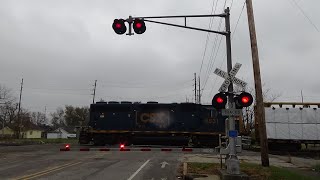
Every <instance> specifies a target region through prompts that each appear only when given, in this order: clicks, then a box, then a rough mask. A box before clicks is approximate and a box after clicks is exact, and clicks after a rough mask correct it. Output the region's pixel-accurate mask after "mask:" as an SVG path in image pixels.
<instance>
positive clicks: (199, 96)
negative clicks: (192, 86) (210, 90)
mask: <svg viewBox="0 0 320 180" xmlns="http://www.w3.org/2000/svg"><path fill="white" fill-rule="evenodd" d="M198 81H199V83H198V84H199V87H198V88H199V90H198V103H199V104H201V90H200V76H198Z"/></svg>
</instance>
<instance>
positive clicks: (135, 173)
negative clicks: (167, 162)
mask: <svg viewBox="0 0 320 180" xmlns="http://www.w3.org/2000/svg"><path fill="white" fill-rule="evenodd" d="M149 161H150V159H148V160H147V161H146V162H144V163H143V164H142V166H141V167H140V168H139V169H138V170H137V171H136V172H134V173H133V174H132V175H131V176H130V177H129V179H128V180H132V179H133V178H134V177H135V176H136V175H137V174H138V173H139V172H140V171H141V170H142V168H144V167H145V166H146V165H147V164H148V162H149Z"/></svg>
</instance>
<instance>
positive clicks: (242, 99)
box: [241, 96, 250, 104]
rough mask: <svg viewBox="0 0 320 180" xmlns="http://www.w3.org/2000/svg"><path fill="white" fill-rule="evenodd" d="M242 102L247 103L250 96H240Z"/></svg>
mask: <svg viewBox="0 0 320 180" xmlns="http://www.w3.org/2000/svg"><path fill="white" fill-rule="evenodd" d="M241 101H242V103H244V104H247V103H248V102H249V101H250V98H249V97H248V96H244V97H242V98H241Z"/></svg>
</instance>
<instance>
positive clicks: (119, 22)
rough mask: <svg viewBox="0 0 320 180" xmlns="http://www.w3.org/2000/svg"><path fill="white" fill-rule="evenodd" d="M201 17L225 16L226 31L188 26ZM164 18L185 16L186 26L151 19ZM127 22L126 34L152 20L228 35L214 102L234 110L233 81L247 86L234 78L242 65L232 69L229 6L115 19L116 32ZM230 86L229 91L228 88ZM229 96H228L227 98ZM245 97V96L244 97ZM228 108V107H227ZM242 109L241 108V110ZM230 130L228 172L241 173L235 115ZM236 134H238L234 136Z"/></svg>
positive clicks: (245, 99) (140, 31) (139, 31)
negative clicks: (202, 11)
mask: <svg viewBox="0 0 320 180" xmlns="http://www.w3.org/2000/svg"><path fill="white" fill-rule="evenodd" d="M199 17H221V18H225V26H226V29H225V31H213V30H210V29H202V28H197V27H190V26H187V18H199ZM162 18H184V20H185V21H184V22H185V24H184V26H183V25H178V24H171V23H166V22H159V21H153V20H150V19H162ZM125 22H126V23H128V24H129V32H128V33H127V34H126V35H129V36H131V35H133V33H132V25H133V30H134V32H135V33H136V34H143V33H144V32H145V31H146V26H145V22H151V23H157V24H163V25H168V26H175V27H180V28H186V29H192V30H197V31H204V32H210V33H216V34H221V35H224V36H225V37H226V46H227V47H226V48H227V51H226V52H227V70H228V71H227V73H225V79H226V80H225V83H224V85H223V88H222V89H223V90H221V88H220V90H219V91H220V93H218V94H219V95H217V96H215V97H216V101H213V104H216V105H218V106H219V107H221V108H223V104H224V106H225V105H226V104H227V100H228V108H229V110H230V111H233V110H234V107H235V104H234V92H233V83H236V84H237V83H240V84H242V86H245V85H246V83H245V82H243V81H241V80H239V79H237V78H234V76H235V74H236V73H237V71H238V70H239V68H240V66H241V65H240V66H239V64H236V66H235V68H234V70H232V58H231V31H230V10H229V8H227V9H225V11H224V13H222V14H210V15H184V16H150V17H132V16H129V18H128V19H125V20H124V19H115V20H114V22H113V24H112V28H113V30H114V31H115V33H117V34H119V35H122V34H124V33H125V32H126V31H127V27H126V26H125ZM227 88H228V92H224V91H226V89H227ZM227 97H228V98H227ZM242 99H243V98H242ZM243 100H244V101H241V102H242V103H244V102H249V99H247V98H244V99H243ZM241 102H240V104H241ZM225 110H226V109H225ZM240 111H241V110H240ZM238 112H239V111H238ZM228 122H229V132H227V133H226V134H232V137H230V136H229V145H228V147H230V148H229V149H230V153H229V159H227V162H226V164H227V172H228V173H229V174H240V168H239V160H238V158H237V156H236V144H235V137H237V133H236V134H233V133H234V132H235V122H234V118H233V115H232V116H230V118H229V121H228ZM234 135H236V136H235V137H234Z"/></svg>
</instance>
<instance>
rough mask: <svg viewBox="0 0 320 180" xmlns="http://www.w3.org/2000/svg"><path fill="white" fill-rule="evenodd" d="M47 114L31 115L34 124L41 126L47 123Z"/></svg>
mask: <svg viewBox="0 0 320 180" xmlns="http://www.w3.org/2000/svg"><path fill="white" fill-rule="evenodd" d="M45 120H46V118H45V114H44V113H42V112H32V113H31V121H32V123H33V124H36V125H41V124H44V123H45Z"/></svg>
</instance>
